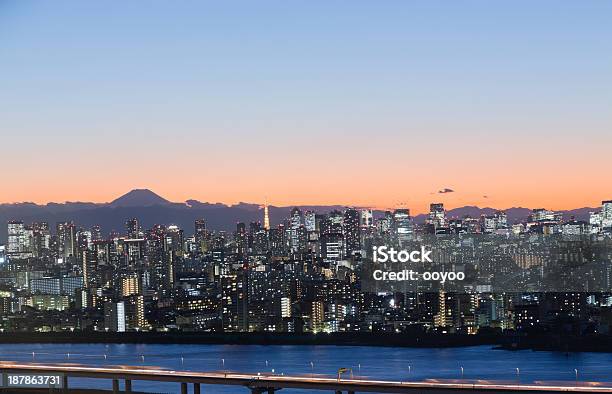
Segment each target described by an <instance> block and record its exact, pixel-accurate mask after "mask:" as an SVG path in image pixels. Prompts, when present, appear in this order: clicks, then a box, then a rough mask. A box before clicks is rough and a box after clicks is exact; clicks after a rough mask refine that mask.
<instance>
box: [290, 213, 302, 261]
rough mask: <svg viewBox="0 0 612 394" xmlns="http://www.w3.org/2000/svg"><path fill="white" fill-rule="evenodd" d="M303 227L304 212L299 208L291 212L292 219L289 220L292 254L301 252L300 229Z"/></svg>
mask: <svg viewBox="0 0 612 394" xmlns="http://www.w3.org/2000/svg"><path fill="white" fill-rule="evenodd" d="M301 227H302V211H300V210H299V208H297V207H296V208H293V209H292V210H291V218H290V219H289V230H290V234H291V235H290V246H291V251H292V252H297V251H299V250H300V228H301Z"/></svg>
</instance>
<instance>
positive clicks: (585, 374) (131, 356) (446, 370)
mask: <svg viewBox="0 0 612 394" xmlns="http://www.w3.org/2000/svg"><path fill="white" fill-rule="evenodd" d="M0 358H1V359H2V360H5V361H21V362H25V361H35V362H38V363H58V362H70V363H80V364H87V365H97V366H99V365H145V366H160V367H164V368H169V369H175V370H192V371H222V370H227V371H235V372H251V373H257V372H261V373H272V372H273V373H275V374H285V375H299V374H302V375H315V376H320V375H327V376H333V375H334V374H335V372H336V371H337V370H338V368H341V367H342V368H348V369H349V370H352V373H353V377H354V378H359V377H363V378H374V379H385V380H403V381H409V380H412V381H420V380H426V379H461V378H462V374H463V379H465V380H474V379H487V380H496V381H505V382H518V381H519V379H520V383H534V382H536V383H537V382H559V381H565V382H566V383H567V384H569V385H572V384H576V372H577V375H578V384H581V383H582V382H586V381H604V382H605V381H611V380H612V354H610V353H569V354H567V353H563V352H534V351H529V350H523V351H514V352H510V351H503V350H494V349H492V348H491V347H490V346H476V347H462V348H433V349H431V348H428V349H425V348H385V347H355V346H249V345H158V344H146V345H145V344H143V345H134V344H5V345H2V346H1V347H0ZM517 368H518V371H517ZM349 373H350V372H349ZM346 377H347V378H348V377H349V376H348V375H347V376H346ZM73 382H75V385H76V384H78V385H79V386H87V387H97V388H110V387H107V386H108V385H109V382H100V381H95V380H85V379H80V380H79V381H78V382H77V381H76V380H74V381H73ZM73 387H74V386H73ZM203 388H204V390H205V391H204V392H213V393H233V392H242V391H237V389H236V388H235V387H234V388H232V387H221V386H215V387H210V388H209V387H203ZM134 389H135V390H141V391H150V392H177V391H178V386H177V385H176V384H160V383H156V382H134ZM283 392H287V393H293V394H298V393H306V391H300V390H283ZM244 393H247V390H244Z"/></svg>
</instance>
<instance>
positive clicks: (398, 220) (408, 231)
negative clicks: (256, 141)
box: [393, 209, 413, 246]
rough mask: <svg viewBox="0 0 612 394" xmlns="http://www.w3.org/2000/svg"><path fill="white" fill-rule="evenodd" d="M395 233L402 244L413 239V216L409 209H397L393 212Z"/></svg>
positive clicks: (398, 241)
mask: <svg viewBox="0 0 612 394" xmlns="http://www.w3.org/2000/svg"><path fill="white" fill-rule="evenodd" d="M393 233H394V234H393V235H394V236H395V239H396V241H397V243H399V244H400V246H401V245H404V244H405V243H406V242H408V241H410V240H411V239H412V233H413V229H412V218H411V217H410V210H409V209H396V210H395V211H394V212H393Z"/></svg>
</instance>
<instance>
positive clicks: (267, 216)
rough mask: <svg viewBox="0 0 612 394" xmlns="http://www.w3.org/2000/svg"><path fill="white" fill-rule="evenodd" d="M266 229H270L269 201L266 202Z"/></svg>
mask: <svg viewBox="0 0 612 394" xmlns="http://www.w3.org/2000/svg"><path fill="white" fill-rule="evenodd" d="M264 230H266V231H268V230H270V215H269V214H268V202H267V201H266V203H265V204H264Z"/></svg>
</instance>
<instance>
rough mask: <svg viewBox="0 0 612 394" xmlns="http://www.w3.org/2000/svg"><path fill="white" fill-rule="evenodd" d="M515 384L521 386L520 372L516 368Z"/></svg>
mask: <svg viewBox="0 0 612 394" xmlns="http://www.w3.org/2000/svg"><path fill="white" fill-rule="evenodd" d="M516 383H517V384H521V370H520V369H518V368H517V369H516Z"/></svg>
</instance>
